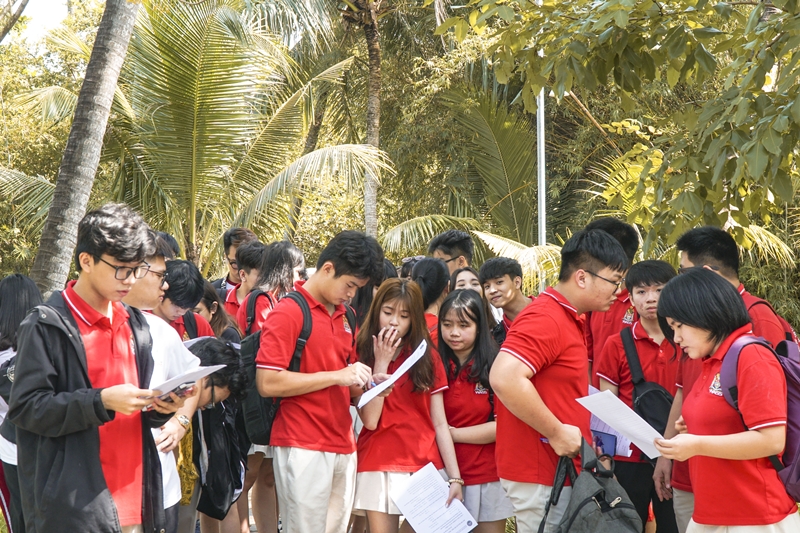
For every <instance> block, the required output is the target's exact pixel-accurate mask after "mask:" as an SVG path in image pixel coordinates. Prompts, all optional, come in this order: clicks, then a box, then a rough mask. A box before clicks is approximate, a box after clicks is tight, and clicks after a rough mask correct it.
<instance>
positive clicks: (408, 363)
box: [358, 340, 428, 409]
mask: <svg viewBox="0 0 800 533" xmlns="http://www.w3.org/2000/svg"><path fill="white" fill-rule="evenodd" d="M427 347H428V343H427V341H424V340H423V341H422V342H420V343H419V346H417V349H416V350H414V353H412V354H411V355H410V356H408V359H406V360H405V361H403V364H402V365H400V367H399V368H398V369H397V370H395V371H394V373H393V374H392V376H391V377H390V378H389V379H387V380H386V381H384V382H382V383H379V384H378V385H375V386H374V387H372V388H371V389H369V390H368V391H367V392H365V393H364V394H362V395H361V399H360V400H358V408H359V409H361V408H362V407H364V406H365V405H367V403H368V402H369V401H370V400H372V399H373V398H376V397H377V396H378V395H379V394H380V393H382V392H383V391H385V390H386V389H388V388H389V387H391V386H392V385H394V383H395V381H397V380H398V379H400V377H401V376H402V375H403V374H405V373H406V372H408V371H409V370H411V367H412V366H414V363H416V362H417V361H419V360H420V359H422V356H423V355H425V348H427Z"/></svg>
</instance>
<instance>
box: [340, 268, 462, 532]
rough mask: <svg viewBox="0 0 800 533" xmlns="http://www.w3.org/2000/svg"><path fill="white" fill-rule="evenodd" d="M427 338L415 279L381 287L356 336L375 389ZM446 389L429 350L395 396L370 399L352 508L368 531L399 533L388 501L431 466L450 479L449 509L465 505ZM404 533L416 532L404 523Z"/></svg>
mask: <svg viewBox="0 0 800 533" xmlns="http://www.w3.org/2000/svg"><path fill="white" fill-rule="evenodd" d="M424 261H437V262H438V263H441V261H440V260H433V259H423V260H422V261H420V263H418V264H417V265H416V266H415V267H414V269H415V270H416V269H417V268H419V267H420V265H422V264H423V262H424ZM442 267H444V265H442ZM429 338H430V337H429V335H428V333H427V325H426V322H425V318H424V316H423V303H422V292H421V291H420V289H419V287H418V286H417V284H416V283H414V282H412V281H406V280H400V279H390V280H387V281H385V282H383V284H381V287H380V289H378V293H377V294H376V295H375V299H374V300H373V302H372V306H371V307H370V310H369V314H368V315H367V318H366V320H365V321H364V327H363V328H362V329H361V331H360V332H359V334H358V357H359V360H360V361H361V362H362V363H364V364H365V365H367V366H369V367H371V368H372V372H373V374H374V375H375V376H376V378H375V380H374V381H375V382H376V383H378V382H379V381H381V380H382V379H385V378H388V377H389V375H390V374H392V373H393V372H394V371H395V370H397V368H398V367H399V366H400V365H401V364H403V362H404V361H405V360H406V359H408V357H409V356H410V355H411V353H412V352H413V351H414V350H415V349H416V348H417V346H418V345H419V344H420V343H421V342H422V341H423V340H425V341H427V340H428V339H429ZM379 377H380V379H379ZM446 389H447V376H446V375H445V370H444V366H443V365H442V360H441V359H440V358H439V355H438V353H437V352H436V350H435V349H433V347H431V346H430V345H429V346H427V348H426V351H425V355H424V356H423V357H422V359H420V360H419V361H418V362H417V363H415V364H414V366H412V367H411V369H410V370H409V371H408V376H407V377H406V378H404V379H402V380H401V381H400V382H398V383H397V384H396V385H395V386H394V387H393V390H392V391H391V393H389V394H388V395H386V396H384V397H379V398H375V399H373V400H372V401H370V402H369V403H367V404H366V405H365V406H364V407H362V408H361V409H360V410H359V415H360V416H361V420H362V421H363V422H364V428H363V429H362V430H361V433H360V434H359V436H358V477H357V482H356V497H355V504H354V505H355V508H356V509H359V510H363V511H366V513H367V521H368V522H369V530H370V533H389V532H396V531H397V528H398V525H399V520H400V515H401V514H402V513H401V512H400V509H398V508H397V506H396V505H395V504H394V502H393V501H391V497H390V495H391V493H392V492H393V489H394V487H396V486H398V485H400V484H402V483H404V482H405V481H407V480H408V478H409V477H410V476H411V474H413V473H414V472H416V471H417V470H419V469H421V468H422V467H424V466H425V465H427V464H428V463H433V465H434V466H435V467H436V468H437V469H438V470H440V471H443V476H444V477H445V479H449V481H448V482H449V483H450V493H449V495H448V499H447V504H448V505H449V504H450V501H452V500H453V498H458V499H462V486H463V485H464V480H463V479H461V474H460V472H459V468H458V462H457V460H456V454H455V449H454V448H453V439H452V437H451V436H450V429H449V425H448V423H447V417H446V416H445V412H444V401H443V399H442V392H443V391H445V390H446ZM402 531H411V528H410V527H408V525H407V524H405V523H404V524H403V528H402Z"/></svg>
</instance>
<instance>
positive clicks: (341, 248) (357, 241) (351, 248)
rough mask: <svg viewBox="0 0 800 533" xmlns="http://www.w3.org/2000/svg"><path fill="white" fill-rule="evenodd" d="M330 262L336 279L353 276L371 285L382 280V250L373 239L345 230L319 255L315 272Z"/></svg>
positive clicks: (360, 233) (357, 232) (363, 234)
mask: <svg viewBox="0 0 800 533" xmlns="http://www.w3.org/2000/svg"><path fill="white" fill-rule="evenodd" d="M327 262H330V263H331V264H333V269H334V271H335V272H336V277H337V278H338V277H341V276H354V277H356V278H359V279H366V280H369V281H372V282H373V283H380V281H381V280H383V248H381V245H380V244H378V241H377V240H375V237H370V236H369V235H367V234H365V233H362V232H360V231H354V230H345V231H342V232H340V233H339V234H337V235H336V236H335V237H334V238H333V239H331V240H330V242H329V243H328V245H327V246H325V248H324V249H323V250H322V253H321V254H319V259H318V260H317V270H319V269H321V268H322V266H323V265H324V264H325V263H327Z"/></svg>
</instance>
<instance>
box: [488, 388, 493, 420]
mask: <svg viewBox="0 0 800 533" xmlns="http://www.w3.org/2000/svg"><path fill="white" fill-rule="evenodd" d="M489 407H491V411H489V420H487V422H494V391H493V390H492V389H491V388H489Z"/></svg>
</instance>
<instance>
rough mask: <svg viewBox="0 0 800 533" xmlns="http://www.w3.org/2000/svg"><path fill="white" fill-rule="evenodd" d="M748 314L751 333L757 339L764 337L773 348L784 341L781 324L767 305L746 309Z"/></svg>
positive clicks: (784, 336)
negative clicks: (751, 326)
mask: <svg viewBox="0 0 800 533" xmlns="http://www.w3.org/2000/svg"><path fill="white" fill-rule="evenodd" d="M748 313H750V318H751V319H752V321H753V333H755V335H756V336H757V337H764V338H765V339H766V340H767V342H768V343H770V344H771V345H772V346H773V348H774V347H775V346H777V345H778V343H779V342H781V341H784V340H786V332H785V331H784V330H783V324H781V321H780V319H779V318H778V316H777V315H776V314H775V313H774V312H773V311H772V309H771V308H770V307H769V306H768V305H766V304H763V303H761V304H755V305H753V306H752V307H751V308H750V309H748Z"/></svg>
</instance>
